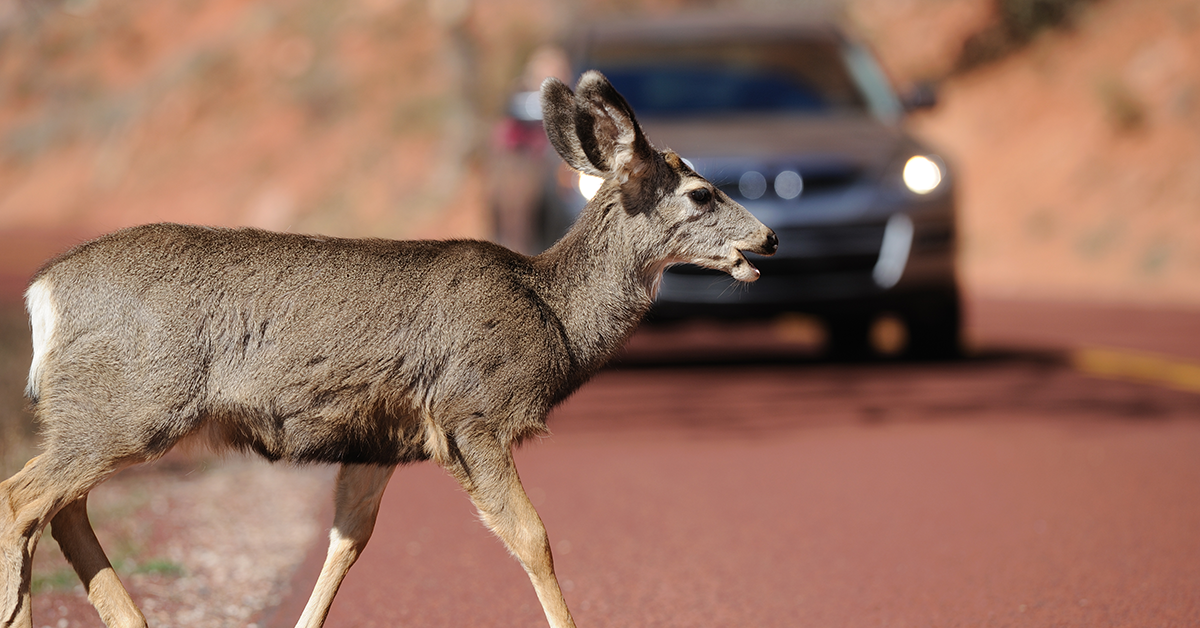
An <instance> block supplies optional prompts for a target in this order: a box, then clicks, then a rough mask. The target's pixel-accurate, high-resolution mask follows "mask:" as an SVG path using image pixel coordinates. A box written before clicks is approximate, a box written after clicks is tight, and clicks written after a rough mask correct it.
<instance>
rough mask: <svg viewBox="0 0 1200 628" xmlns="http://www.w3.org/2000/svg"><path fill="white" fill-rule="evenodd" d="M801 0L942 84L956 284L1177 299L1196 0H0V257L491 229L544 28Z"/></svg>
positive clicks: (1183, 271)
mask: <svg viewBox="0 0 1200 628" xmlns="http://www.w3.org/2000/svg"><path fill="white" fill-rule="evenodd" d="M814 4H815V5H822V6H829V7H832V8H833V10H834V11H835V12H836V15H838V19H839V20H840V21H841V22H842V23H843V25H844V26H845V27H846V29H847V30H848V31H849V32H851V33H852V34H853V35H854V36H856V37H857V38H859V39H861V40H863V41H865V42H867V43H868V44H869V45H871V46H872V47H873V48H874V49H875V51H876V53H877V54H878V56H879V58H880V59H881V61H882V63H883V64H884V65H885V66H886V69H887V71H888V72H889V73H890V75H891V77H892V79H893V82H894V83H895V84H896V85H897V89H898V90H899V91H901V92H903V91H904V90H905V89H906V88H907V87H908V86H911V85H912V84H914V83H917V82H923V83H927V84H932V85H935V86H936V87H937V91H938V96H939V98H938V105H937V106H936V107H934V108H933V109H931V110H928V111H926V112H922V113H920V114H918V115H915V116H913V117H912V119H911V120H910V123H911V126H912V128H913V130H914V131H915V132H916V134H917V135H918V136H920V137H921V138H923V139H924V140H926V141H927V142H928V143H930V144H931V145H933V146H936V147H937V148H938V149H939V150H940V151H941V152H943V153H944V154H945V155H947V156H948V157H949V158H951V159H952V160H953V162H954V163H955V164H956V165H957V166H958V169H959V172H958V175H959V181H960V185H959V189H958V193H959V206H960V212H961V216H960V220H961V233H960V242H959V248H960V262H961V276H962V279H963V283H964V287H965V288H966V290H967V291H968V292H971V293H987V294H1004V295H1020V296H1031V297H1050V298H1055V299H1084V300H1096V301H1109V302H1112V301H1116V302H1130V301H1134V302H1139V303H1150V304H1171V305H1187V306H1195V305H1198V304H1200V3H1197V2H1195V1H1194V0H1144V1H1141V2H1133V1H1130V0H1124V1H1122V0H1106V1H1089V0H845V1H844V2H832V1H831V2H813V3H800V2H774V1H770V0H742V1H724V2H722V1H718V0H705V1H691V2H689V1H685V0H611V1H603V0H600V1H595V2H582V1H578V0H573V1H567V2H559V1H554V2H551V1H549V0H494V1H488V2H483V1H478V0H474V1H472V0H445V1H427V0H358V1H348V0H347V1H342V0H332V1H330V0H322V1H319V2H318V1H316V0H314V1H312V2H304V1H295V2H248V1H242V0H188V1H186V2H172V3H161V2H151V1H148V0H147V1H142V0H128V1H124V2H106V1H105V0H67V1H65V2H61V3H43V2H31V1H29V0H23V1H20V2H16V3H5V5H4V7H3V8H0V94H2V99H0V239H2V241H3V242H4V245H3V247H0V273H2V274H3V276H4V281H5V285H6V286H7V287H8V291H10V292H11V291H13V290H19V289H20V287H21V286H22V285H23V284H24V282H25V280H26V279H27V277H28V274H29V273H30V272H31V271H32V270H33V269H34V268H36V267H37V265H39V264H40V263H41V261H42V260H43V259H45V258H46V257H47V256H48V255H50V254H52V253H54V252H56V251H58V250H59V249H60V248H61V247H62V246H63V244H64V243H67V244H69V243H71V242H74V241H76V240H78V239H80V238H84V237H88V236H91V235H95V234H97V233H101V232H104V231H109V230H112V229H115V228H118V227H123V226H127V225H133V224H138V223H144V222H150V221H160V220H170V221H179V222H193V223H205V224H219V225H253V226H258V227H265V228H271V229H286V230H292V231H302V232H321V233H327V234H335V235H347V236H363V235H377V236H385V237H395V238H418V237H422V238H423V237H481V238H487V237H490V236H491V235H492V233H493V228H494V220H493V216H492V212H491V207H490V203H491V198H490V197H489V191H490V190H491V188H490V185H492V182H490V180H489V177H490V176H492V177H494V176H496V175H495V173H494V172H493V171H492V169H490V164H491V162H492V160H491V159H490V158H491V157H492V156H493V155H494V154H495V152H496V150H497V145H498V143H499V142H498V141H497V140H496V138H495V137H494V136H495V134H496V126H497V124H498V123H499V121H500V120H501V119H502V117H503V116H504V114H505V109H506V106H507V98H508V97H509V96H510V95H511V94H512V93H513V92H514V91H516V90H519V89H523V88H528V85H527V84H529V83H533V84H534V85H536V83H537V82H538V81H540V79H541V76H540V75H539V76H532V75H531V76H526V75H527V74H534V73H537V72H538V71H543V72H544V71H545V68H547V67H549V68H553V67H556V66H555V64H553V63H549V64H547V63H542V64H540V65H539V64H538V63H537V61H538V59H537V58H536V55H535V52H537V51H539V49H542V48H543V47H544V46H545V45H546V44H561V43H565V42H564V41H563V40H564V38H565V37H567V36H568V34H569V33H570V32H571V30H572V29H573V28H575V27H576V26H578V25H580V24H585V23H587V22H589V21H592V20H598V19H604V18H608V17H614V16H628V15H653V16H663V15H671V14H674V13H679V12H687V11H694V10H706V11H711V10H724V11H744V12H779V11H787V10H790V9H794V8H795V7H797V6H800V5H805V6H810V5H814ZM531 60H532V61H534V63H532V64H531V63H530V62H531ZM557 67H561V65H559V66H557ZM563 78H573V77H563ZM523 84H524V85H523Z"/></svg>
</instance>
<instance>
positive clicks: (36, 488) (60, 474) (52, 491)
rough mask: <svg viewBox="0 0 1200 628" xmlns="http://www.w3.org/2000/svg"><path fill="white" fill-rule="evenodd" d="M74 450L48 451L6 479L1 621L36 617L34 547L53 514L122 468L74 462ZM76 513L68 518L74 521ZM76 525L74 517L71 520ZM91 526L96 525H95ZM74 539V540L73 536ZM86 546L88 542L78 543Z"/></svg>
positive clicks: (1, 504)
mask: <svg viewBox="0 0 1200 628" xmlns="http://www.w3.org/2000/svg"><path fill="white" fill-rule="evenodd" d="M69 458H71V456H63V455H56V454H55V453H53V452H47V453H44V454H42V455H40V456H38V457H36V458H34V459H33V460H30V461H29V463H28V464H26V465H25V468H24V469H21V470H20V471H18V472H17V473H16V474H14V475H13V476H12V477H11V478H9V479H7V480H5V481H4V482H0V627H2V628H9V627H13V628H27V627H28V626H31V625H32V623H33V615H32V611H31V610H30V600H29V595H30V590H29V588H30V580H31V577H32V568H33V552H34V550H35V549H36V548H37V543H38V540H40V539H41V536H42V531H43V530H44V529H45V527H46V524H48V523H50V520H51V518H53V517H54V516H55V515H56V514H58V513H59V512H60V511H61V510H62V509H63V508H64V507H67V505H68V504H71V503H72V502H75V501H76V500H78V499H80V498H81V497H82V496H84V495H86V494H87V492H88V491H89V490H90V489H91V488H92V487H93V486H95V485H96V484H97V483H99V482H100V480H102V479H103V478H105V477H107V476H108V475H109V474H111V473H112V472H113V471H116V468H111V469H103V470H98V471H97V470H95V469H90V468H87V465H82V464H76V463H73V462H69V461H68V459H69ZM70 517H71V515H70V514H68V518H67V519H65V521H70V520H71V519H70ZM67 527H68V528H70V527H71V523H68V524H67ZM89 530H90V528H89ZM68 543H70V541H68ZM77 547H80V548H83V547H84V546H83V545H79V544H77Z"/></svg>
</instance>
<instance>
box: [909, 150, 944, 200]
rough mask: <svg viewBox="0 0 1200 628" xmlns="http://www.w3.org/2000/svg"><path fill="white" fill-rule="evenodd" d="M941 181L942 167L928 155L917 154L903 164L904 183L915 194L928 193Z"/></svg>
mask: <svg viewBox="0 0 1200 628" xmlns="http://www.w3.org/2000/svg"><path fill="white" fill-rule="evenodd" d="M941 183H942V167H941V166H939V165H938V163H937V162H936V161H934V160H932V159H930V158H928V157H924V156H922V155H917V156H916V157H912V158H910V159H909V160H908V162H907V163H905V164H904V185H906V186H908V189H910V190H912V191H913V192H916V193H917V194H929V193H930V192H932V191H934V190H936V189H937V187H938V186H939V185H941Z"/></svg>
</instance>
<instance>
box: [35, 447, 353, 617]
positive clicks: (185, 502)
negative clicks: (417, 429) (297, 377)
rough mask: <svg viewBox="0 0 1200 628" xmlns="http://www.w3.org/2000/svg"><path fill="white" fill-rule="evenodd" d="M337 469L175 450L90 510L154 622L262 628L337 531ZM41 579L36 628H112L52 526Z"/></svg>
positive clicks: (42, 553)
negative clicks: (311, 555) (332, 529)
mask: <svg viewBox="0 0 1200 628" xmlns="http://www.w3.org/2000/svg"><path fill="white" fill-rule="evenodd" d="M333 477H334V469H333V468H332V467H293V466H287V465H271V464H268V463H266V462H263V461H261V460H259V459H252V458H243V457H240V456H231V457H227V458H219V457H214V456H210V455H195V454H186V453H172V454H171V455H169V456H168V457H167V458H164V459H163V460H162V461H159V462H157V463H155V464H152V465H146V466H144V467H138V468H134V469H129V470H126V471H124V472H122V473H121V474H118V476H117V477H115V478H113V479H112V480H110V481H108V482H107V483H105V484H102V485H101V486H100V487H98V488H97V489H95V490H94V491H93V492H92V494H91V497H90V498H89V512H90V514H91V519H92V523H93V526H94V527H95V529H96V534H97V537H98V538H99V539H100V542H101V544H102V545H103V546H104V548H105V551H106V552H107V553H108V556H109V558H110V559H111V560H112V562H113V564H114V565H115V566H116V569H117V572H118V574H119V575H120V577H121V579H122V581H123V582H124V583H125V585H126V587H127V588H128V589H129V591H130V594H131V595H132V596H133V599H134V600H135V601H136V602H137V603H138V605H139V606H140V607H141V609H142V612H143V613H145V615H146V619H147V621H148V622H149V623H150V625H151V626H155V627H156V628H165V627H171V626H178V627H186V628H209V627H212V628H217V627H221V628H224V627H230V626H256V625H257V624H256V621H257V620H258V619H259V618H260V616H261V615H262V614H263V612H264V611H265V610H267V609H270V608H272V607H274V606H275V605H277V604H278V603H279V601H280V599H281V596H282V594H283V593H284V592H285V589H286V586H287V584H288V581H289V580H290V578H291V576H292V574H293V572H294V571H295V569H296V567H297V566H298V565H299V564H300V562H301V561H303V560H304V557H305V555H306V553H307V552H308V551H309V549H310V548H311V547H312V546H313V544H314V543H316V542H318V540H319V537H322V536H324V534H325V532H326V531H327V530H328V527H329V522H328V521H327V519H329V517H330V516H331V512H332V507H331V496H332V486H333ZM34 583H35V584H34V587H35V588H34V600H33V611H34V625H35V626H37V627H39V628H40V627H48V628H75V627H79V628H85V627H87V628H90V627H93V626H95V627H100V626H103V624H102V623H101V622H100V619H99V617H98V615H97V614H96V612H95V610H94V609H92V608H91V605H90V604H89V603H88V601H87V598H86V595H85V593H84V591H83V587H82V585H80V584H79V581H78V579H77V578H75V576H74V574H73V572H71V570H70V567H69V566H68V565H67V563H66V561H65V560H63V558H62V554H61V552H59V550H58V547H57V544H56V543H55V542H54V540H53V538H52V537H51V536H50V535H49V534H46V535H45V536H43V537H42V541H41V543H40V545H39V548H38V553H37V555H36V557H35V563H34Z"/></svg>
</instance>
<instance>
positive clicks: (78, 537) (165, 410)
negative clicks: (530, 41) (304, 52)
mask: <svg viewBox="0 0 1200 628" xmlns="http://www.w3.org/2000/svg"><path fill="white" fill-rule="evenodd" d="M542 93H543V103H544V107H545V112H546V116H545V117H546V124H547V132H548V134H549V136H550V138H551V140H552V141H553V142H554V145H555V147H556V148H557V149H558V150H559V152H560V154H562V155H563V157H564V159H566V160H567V161H568V163H570V164H571V165H572V166H574V167H576V168H580V169H582V170H586V171H590V172H594V173H597V174H600V175H602V176H604V177H605V178H606V179H607V182H606V183H605V185H604V186H603V187H602V188H601V190H600V192H599V193H598V194H597V196H596V198H595V199H594V200H593V201H592V202H591V203H589V205H588V207H587V208H586V209H585V210H584V212H583V214H582V215H581V217H580V219H579V220H578V222H577V224H576V225H575V226H574V227H573V228H572V230H571V231H570V233H568V234H567V235H566V236H565V237H564V238H563V239H562V240H561V241H560V242H558V243H557V244H556V245H555V246H553V247H552V248H551V249H550V250H548V251H547V252H545V253H543V254H542V255H539V256H536V257H527V256H523V255H519V254H517V253H514V252H512V251H509V250H507V249H504V248H502V247H499V246H497V245H495V244H491V243H487V242H477V241H467V240H455V241H439V242H432V241H426V242H395V241H386V240H348V239H338V238H322V237H309V236H303V235H292V234H281V233H270V232H266V231H259V230H255V229H236V230H233V229H212V228H205V227H193V226H183V225H171V224H160V225H148V226H142V227H135V228H131V229H126V230H123V231H119V232H117V233H114V234H111V235H108V236H105V237H102V238H100V239H98V240H95V241H93V242H89V243H87V244H84V245H82V246H79V247H77V248H75V249H73V250H71V251H69V252H67V253H65V254H64V255H62V256H60V257H59V258H57V259H55V260H53V261H52V262H50V263H49V264H48V265H47V266H46V267H45V268H44V269H43V270H42V271H40V272H39V273H38V275H37V276H36V277H35V279H34V282H33V286H32V287H31V289H30V293H29V294H30V297H29V303H30V310H31V316H32V317H33V318H34V320H35V326H34V330H35V346H36V349H35V364H34V368H33V369H32V370H31V375H30V387H29V390H30V394H31V398H32V401H33V403H34V408H35V412H36V414H37V417H38V419H39V420H40V422H41V424H42V428H43V431H44V435H45V452H44V453H43V454H42V455H41V456H39V457H38V458H37V459H35V460H34V461H33V462H32V463H31V464H30V465H29V466H28V467H26V468H25V469H24V470H22V471H21V472H19V473H17V474H16V475H14V476H13V477H12V478H9V479H8V480H7V481H5V482H3V483H0V626H5V627H7V626H20V627H22V628H25V627H28V626H30V625H31V621H32V620H31V615H30V612H29V576H30V574H29V569H30V563H31V560H32V555H33V551H34V548H35V547H36V544H37V540H38V538H39V536H40V534H41V531H42V529H43V528H44V526H45V525H46V523H48V522H49V521H50V520H51V519H53V521H54V524H55V527H54V531H55V537H56V538H58V539H59V541H60V543H62V545H63V547H64V550H65V552H66V554H67V557H68V559H69V560H71V562H72V564H73V565H74V566H75V568H76V570H77V571H78V573H79V575H80V578H81V579H82V580H83V581H84V583H85V586H87V588H88V595H89V599H91V600H92V602H93V603H94V604H95V606H96V607H97V609H98V610H99V612H100V614H101V617H102V618H103V619H104V621H105V622H106V624H108V625H109V626H143V625H145V620H144V619H143V618H142V615H141V613H140V612H138V610H137V607H136V606H134V605H133V603H132V601H130V600H129V597H128V594H127V593H126V592H125V590H124V588H123V587H122V586H121V584H120V581H119V580H118V579H117V577H116V574H115V573H114V572H113V570H112V567H111V565H109V564H108V560H107V558H105V556H104V553H103V550H101V549H100V546H99V544H98V543H97V542H96V540H95V536H94V535H93V534H92V531H91V527H90V525H88V523H87V518H86V506H85V504H86V496H87V493H88V491H90V490H91V489H92V488H93V487H94V486H95V485H96V484H98V483H99V482H101V481H103V480H104V479H105V478H107V477H108V476H110V475H111V474H112V473H113V472H115V471H117V470H119V469H121V468H123V467H126V466H129V465H132V464H138V463H141V462H145V461H148V460H153V459H155V458H157V457H159V456H161V455H162V454H164V453H166V452H167V451H168V450H169V449H171V447H173V446H175V445H176V444H177V443H178V442H179V441H180V440H181V439H184V438H185V437H190V436H201V437H203V438H206V439H208V440H209V441H210V442H211V443H213V444H214V445H216V446H220V447H232V448H236V449H241V450H247V451H254V452H257V453H259V454H261V455H262V456H264V457H266V458H268V459H270V460H287V461H291V462H302V463H303V462H324V463H337V464H341V465H342V471H341V473H340V474H339V477H338V493H337V500H336V504H337V514H336V516H335V521H334V532H333V534H332V535H331V544H330V552H329V557H328V560H327V562H326V565H325V568H324V569H323V570H322V574H321V577H320V579H319V580H318V583H317V586H316V588H315V590H314V592H313V596H312V598H311V599H310V602H309V605H308V608H306V610H305V613H304V616H303V617H302V618H301V622H300V624H299V625H302V626H319V625H321V623H322V622H323V621H324V617H325V614H326V613H327V611H328V607H329V603H330V602H331V601H332V599H333V596H334V594H335V593H336V591H337V587H338V586H339V584H340V583H341V579H342V578H343V577H344V576H345V573H346V571H347V570H348V569H349V568H350V566H351V565H352V564H353V562H354V561H355V559H356V558H357V557H358V555H359V553H360V552H361V551H362V548H363V547H364V546H365V545H366V542H367V539H368V538H369V537H370V534H371V530H372V529H373V527H374V521H375V515H376V513H377V511H378V504H379V499H380V497H381V496H382V494H383V489H384V487H385V486H386V483H387V480H388V478H389V477H390V476H391V473H392V470H393V469H394V467H395V466H396V465H399V464H404V463H409V462H416V461H420V460H426V459H430V458H432V459H433V460H434V461H436V462H437V463H438V464H440V465H441V466H443V467H445V468H446V469H447V470H448V471H449V472H450V473H451V474H452V475H453V476H454V477H455V478H456V479H458V480H459V482H460V483H462V485H463V487H464V488H465V489H466V491H467V493H468V494H469V495H470V497H471V499H472V500H473V502H474V503H475V505H476V506H477V507H478V508H479V510H480V513H481V515H482V517H483V520H484V521H485V523H487V525H488V526H489V527H490V528H491V529H492V530H493V531H495V533H496V534H497V535H498V536H499V537H500V538H501V539H502V540H503V541H504V542H505V544H506V545H507V546H508V548H509V550H510V551H511V552H512V553H513V554H514V555H515V556H516V557H517V559H518V560H519V561H520V562H521V564H522V565H523V566H524V567H525V569H526V571H527V572H528V573H529V576H530V579H531V581H532V582H533V584H534V587H535V590H536V591H537V594H538V597H539V599H540V600H541V602H542V604H543V607H544V609H545V611H546V615H547V619H548V620H549V621H550V623H551V625H553V626H571V625H573V622H572V620H571V617H570V613H569V611H567V608H566V605H565V603H564V602H563V600H562V594H561V593H560V592H559V589H558V583H557V581H556V579H555V577H554V569H553V559H552V558H551V555H550V549H549V542H548V540H547V537H546V533H545V529H544V527H543V526H542V523H541V521H540V519H539V518H538V516H537V513H536V512H535V511H534V509H533V506H532V505H531V504H530V503H529V500H528V498H527V497H526V496H525V492H524V490H523V489H522V488H521V484H520V480H519V478H518V476H517V472H516V468H515V467H514V466H513V461H512V447H513V446H514V445H515V444H517V443H519V442H520V441H521V440H522V439H524V438H526V437H528V436H530V435H532V434H537V433H540V432H543V431H544V430H545V429H546V425H545V419H546V414H547V413H548V412H549V411H550V409H551V408H553V407H554V406H555V405H556V404H558V403H559V402H561V401H562V400H563V399H565V398H566V397H567V396H568V395H570V394H571V393H572V392H573V391H574V390H575V389H576V388H578V387H579V386H580V385H581V384H583V383H584V381H586V380H587V379H588V378H589V377H590V376H591V375H592V374H593V373H594V372H595V371H596V370H597V369H599V368H600V367H601V366H602V365H603V364H604V363H605V361H606V360H608V358H609V357H610V356H611V355H612V354H613V353H614V352H615V351H616V350H617V349H618V348H619V347H620V346H621V345H622V343H623V342H624V341H625V339H626V338H627V337H628V336H629V334H630V333H632V331H633V329H634V327H635V326H636V325H637V323H638V321H639V320H640V319H641V317H642V316H643V315H644V314H645V312H646V310H647V309H648V308H649V306H650V303H651V300H652V295H653V292H654V289H655V287H656V285H657V282H658V279H659V276H660V275H661V273H662V270H663V269H664V268H665V267H666V266H667V265H669V264H672V263H677V262H684V261H687V262H693V263H699V264H703V265H706V266H710V267H713V268H719V269H722V270H726V271H728V272H731V273H732V274H734V276H735V277H738V278H740V279H746V280H753V279H754V278H756V277H757V271H755V270H753V268H752V267H750V266H749V264H748V263H747V262H746V261H745V258H744V257H742V255H741V253H740V251H739V249H740V250H753V251H757V252H760V253H768V254H769V253H772V252H774V249H775V236H774V234H773V233H771V232H770V230H769V229H767V228H765V227H763V226H762V225H761V224H760V223H759V222H758V221H757V220H755V219H754V218H753V217H751V216H750V214H749V213H747V212H746V210H745V209H744V208H742V207H741V206H739V205H737V204H736V203H734V202H733V201H731V200H729V199H728V197H726V196H724V195H723V194H721V193H720V192H719V191H717V190H716V189H715V188H712V186H711V185H709V184H708V183H707V182H706V181H704V180H703V179H702V178H700V177H699V176H698V175H697V174H696V173H695V172H692V171H691V170H690V169H689V168H688V167H687V166H686V165H684V164H683V162H682V161H681V160H680V159H679V158H678V156H676V155H674V154H672V153H660V152H658V151H656V150H655V149H653V147H651V146H650V144H649V142H648V141H647V140H646V138H645V136H644V134H643V133H642V131H641V129H640V128H639V127H638V125H637V122H636V120H635V118H634V116H633V112H632V111H630V110H629V106H628V104H627V103H625V101H624V99H623V98H621V96H620V95H619V94H617V93H616V91H615V90H613V89H612V86H611V85H609V84H608V81H607V80H605V79H604V78H603V77H602V76H600V75H599V74H598V73H589V74H586V75H585V76H584V77H583V78H582V79H581V80H580V84H579V87H578V88H577V91H576V93H572V92H571V90H570V89H568V88H567V87H566V86H565V85H563V84H562V83H559V82H558V81H555V80H552V79H551V80H547V82H546V84H545V85H544V86H543V91H542ZM697 188H704V189H706V190H709V191H710V194H711V198H710V199H709V200H707V201H705V202H703V203H698V202H697V201H696V200H695V198H696V195H691V196H689V194H690V193H691V192H693V191H694V190H696V189H697ZM36 321H42V323H41V326H40V327H39V324H37V323H36ZM39 330H41V331H39ZM38 338H40V340H39V339H38Z"/></svg>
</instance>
